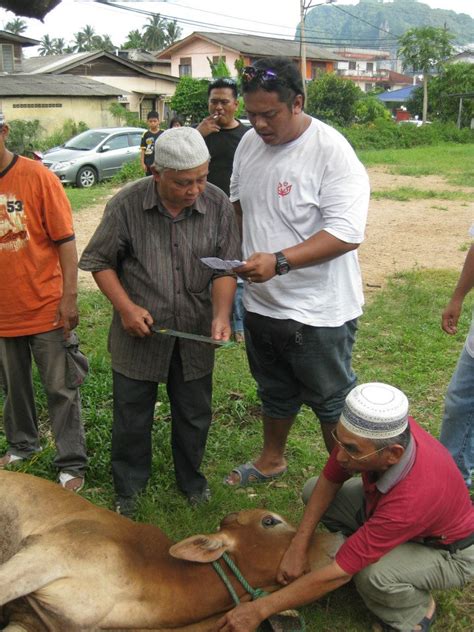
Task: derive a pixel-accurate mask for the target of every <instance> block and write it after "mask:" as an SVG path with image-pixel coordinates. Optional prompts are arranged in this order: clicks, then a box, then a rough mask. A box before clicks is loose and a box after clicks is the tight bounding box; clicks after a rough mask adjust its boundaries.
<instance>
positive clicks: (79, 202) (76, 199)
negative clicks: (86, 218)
mask: <svg viewBox="0 0 474 632" xmlns="http://www.w3.org/2000/svg"><path fill="white" fill-rule="evenodd" d="M115 186H116V185H115ZM113 188H114V187H113V184H112V183H110V182H103V183H100V184H97V185H95V186H94V187H91V188H90V189H79V188H77V187H72V186H68V187H66V188H65V191H66V195H67V196H68V198H69V201H70V203H71V206H72V208H73V210H74V212H79V211H81V210H82V209H83V208H87V207H89V206H93V205H95V204H100V203H101V202H103V201H104V199H105V197H106V196H107V195H110V193H111V192H112V190H113Z"/></svg>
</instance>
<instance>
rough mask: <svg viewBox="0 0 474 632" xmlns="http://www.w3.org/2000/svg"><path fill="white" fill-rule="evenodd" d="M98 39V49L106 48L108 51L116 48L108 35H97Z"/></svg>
mask: <svg viewBox="0 0 474 632" xmlns="http://www.w3.org/2000/svg"><path fill="white" fill-rule="evenodd" d="M98 39H99V41H98V47H97V48H98V50H106V51H109V53H110V52H112V51H114V50H115V49H116V48H117V47H116V46H115V44H114V43H113V42H112V40H111V39H110V35H98Z"/></svg>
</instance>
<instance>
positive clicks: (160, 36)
mask: <svg viewBox="0 0 474 632" xmlns="http://www.w3.org/2000/svg"><path fill="white" fill-rule="evenodd" d="M148 21H149V24H146V25H145V27H144V29H143V42H144V44H145V48H147V49H148V50H161V49H162V48H164V45H165V30H164V29H165V27H166V22H165V21H164V20H163V19H162V18H161V16H160V14H159V13H157V14H155V15H154V16H152V17H149V18H148Z"/></svg>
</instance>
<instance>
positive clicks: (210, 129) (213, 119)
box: [196, 114, 221, 138]
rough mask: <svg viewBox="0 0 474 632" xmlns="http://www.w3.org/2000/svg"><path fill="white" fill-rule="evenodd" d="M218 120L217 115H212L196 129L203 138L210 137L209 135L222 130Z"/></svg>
mask: <svg viewBox="0 0 474 632" xmlns="http://www.w3.org/2000/svg"><path fill="white" fill-rule="evenodd" d="M217 120H218V117H217V116H216V115H215V114H211V115H210V116H207V117H206V118H205V119H202V121H201V122H200V123H199V125H198V126H197V128H196V129H197V131H198V132H199V133H200V134H201V136H203V138H206V136H209V134H215V133H216V132H220V131H221V128H220V127H219V125H218V124H217Z"/></svg>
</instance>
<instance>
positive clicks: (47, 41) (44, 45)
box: [38, 35, 56, 57]
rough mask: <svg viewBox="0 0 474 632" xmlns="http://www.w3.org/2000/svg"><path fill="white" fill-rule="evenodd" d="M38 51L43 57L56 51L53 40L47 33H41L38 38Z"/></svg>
mask: <svg viewBox="0 0 474 632" xmlns="http://www.w3.org/2000/svg"><path fill="white" fill-rule="evenodd" d="M38 52H39V54H40V55H41V57H44V56H45V55H54V54H55V53H56V47H55V40H54V39H52V38H51V37H50V36H49V35H43V37H42V38H41V40H40V45H39V48H38Z"/></svg>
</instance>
